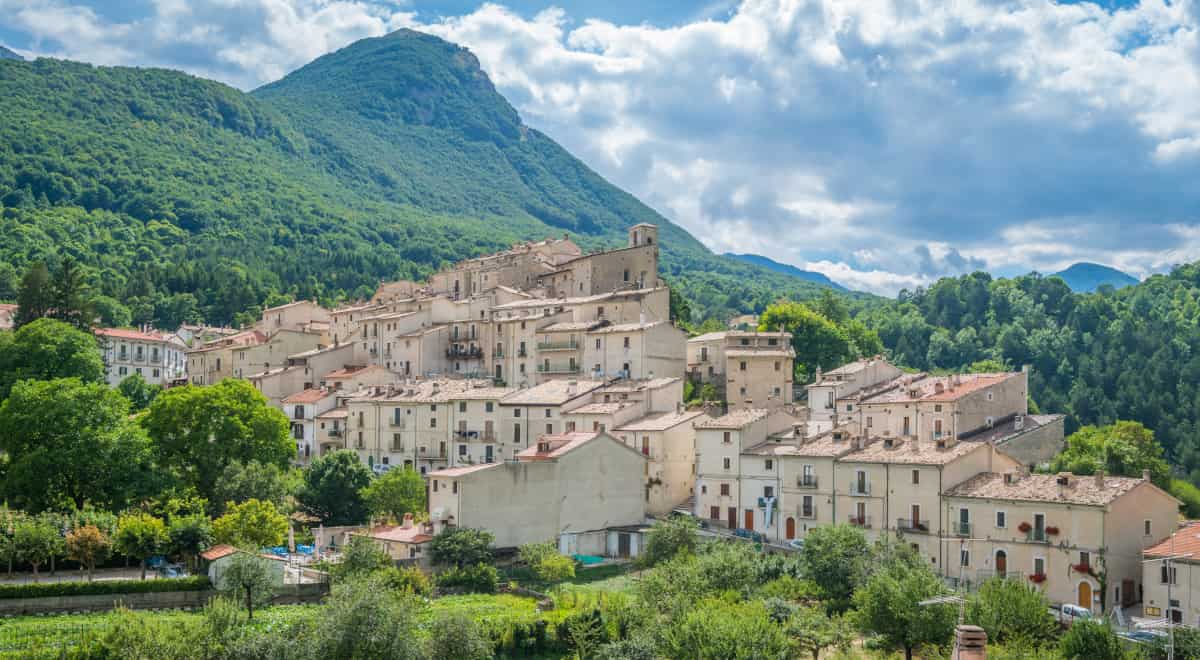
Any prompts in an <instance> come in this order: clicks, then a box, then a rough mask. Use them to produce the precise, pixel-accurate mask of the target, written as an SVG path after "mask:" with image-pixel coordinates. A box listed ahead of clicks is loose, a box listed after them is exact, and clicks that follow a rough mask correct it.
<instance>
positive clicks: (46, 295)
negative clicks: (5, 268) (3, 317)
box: [13, 261, 54, 328]
mask: <svg viewBox="0 0 1200 660" xmlns="http://www.w3.org/2000/svg"><path fill="white" fill-rule="evenodd" d="M53 305H54V292H53V290H52V289H51V286H50V269H48V268H46V264H45V263H43V262H41V261H38V262H35V263H32V264H30V265H29V269H28V270H26V271H25V275H24V276H23V277H22V278H21V285H20V287H19V288H18V289H17V316H16V318H15V319H13V324H14V325H15V326H16V327H18V328H20V327H21V326H24V325H26V324H29V323H32V322H34V321H36V320H38V319H40V318H43V317H45V316H46V315H47V314H49V313H50V308H51V307H52V306H53Z"/></svg>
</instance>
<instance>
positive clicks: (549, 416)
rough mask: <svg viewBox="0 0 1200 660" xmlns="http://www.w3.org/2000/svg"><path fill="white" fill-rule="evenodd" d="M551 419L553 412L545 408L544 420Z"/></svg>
mask: <svg viewBox="0 0 1200 660" xmlns="http://www.w3.org/2000/svg"><path fill="white" fill-rule="evenodd" d="M551 417H554V411H552V410H551V409H550V408H547V409H546V419H550V418H551Z"/></svg>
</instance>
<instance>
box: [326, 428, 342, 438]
mask: <svg viewBox="0 0 1200 660" xmlns="http://www.w3.org/2000/svg"><path fill="white" fill-rule="evenodd" d="M344 435H346V431H345V429H329V437H331V438H340V437H342V436H344Z"/></svg>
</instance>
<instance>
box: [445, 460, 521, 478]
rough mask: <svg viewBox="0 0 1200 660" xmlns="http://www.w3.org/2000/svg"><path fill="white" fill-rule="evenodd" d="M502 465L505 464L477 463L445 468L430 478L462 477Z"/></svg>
mask: <svg viewBox="0 0 1200 660" xmlns="http://www.w3.org/2000/svg"><path fill="white" fill-rule="evenodd" d="M501 465H503V463H477V464H475V465H461V466H459V467H452V468H443V469H441V470H434V471H433V472H430V473H429V476H431V477H461V476H463V475H466V474H471V473H473V472H479V471H480V470H486V469H488V468H494V467H500V466H501Z"/></svg>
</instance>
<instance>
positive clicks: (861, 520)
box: [849, 516, 871, 529]
mask: <svg viewBox="0 0 1200 660" xmlns="http://www.w3.org/2000/svg"><path fill="white" fill-rule="evenodd" d="M849 522H850V524H851V525H854V526H855V527H864V528H866V529H870V528H871V516H850V518H849Z"/></svg>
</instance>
